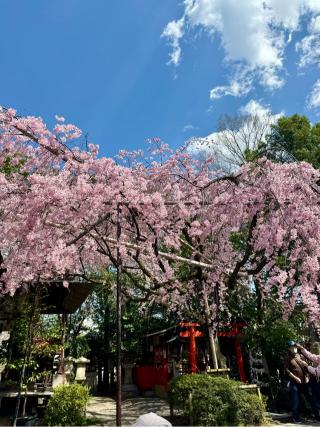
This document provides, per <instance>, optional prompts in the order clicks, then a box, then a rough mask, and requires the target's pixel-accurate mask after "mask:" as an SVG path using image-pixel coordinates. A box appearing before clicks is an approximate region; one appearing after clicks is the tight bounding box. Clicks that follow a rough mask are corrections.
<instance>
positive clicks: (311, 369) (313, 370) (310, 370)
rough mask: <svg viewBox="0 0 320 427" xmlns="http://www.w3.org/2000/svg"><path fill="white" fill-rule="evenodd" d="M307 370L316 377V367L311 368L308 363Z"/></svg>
mask: <svg viewBox="0 0 320 427" xmlns="http://www.w3.org/2000/svg"><path fill="white" fill-rule="evenodd" d="M308 372H309V373H310V374H311V375H314V376H315V377H318V373H317V369H316V368H313V367H312V366H309V365H308Z"/></svg>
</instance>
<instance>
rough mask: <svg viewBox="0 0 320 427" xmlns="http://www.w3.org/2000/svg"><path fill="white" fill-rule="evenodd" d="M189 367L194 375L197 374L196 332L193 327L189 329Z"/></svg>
mask: <svg viewBox="0 0 320 427" xmlns="http://www.w3.org/2000/svg"><path fill="white" fill-rule="evenodd" d="M189 365H190V370H191V372H192V373H193V374H194V373H195V372H198V368H197V347H196V331H195V327H194V326H190V327H189Z"/></svg>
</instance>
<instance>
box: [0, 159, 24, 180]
mask: <svg viewBox="0 0 320 427" xmlns="http://www.w3.org/2000/svg"><path fill="white" fill-rule="evenodd" d="M17 157H18V155H16V156H14V157H11V156H7V157H6V158H5V159H4V161H3V163H2V165H1V167H0V172H2V173H3V174H5V175H6V177H7V178H8V177H10V175H12V174H13V173H21V167H22V166H23V165H25V164H26V159H23V158H20V159H17ZM22 175H23V176H28V173H26V172H23V173H22Z"/></svg>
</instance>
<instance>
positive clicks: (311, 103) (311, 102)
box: [307, 79, 320, 109]
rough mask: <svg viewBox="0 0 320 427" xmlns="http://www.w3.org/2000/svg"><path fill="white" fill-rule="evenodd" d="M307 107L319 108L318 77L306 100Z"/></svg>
mask: <svg viewBox="0 0 320 427" xmlns="http://www.w3.org/2000/svg"><path fill="white" fill-rule="evenodd" d="M307 105H308V108H310V109H312V108H320V79H319V80H317V81H316V82H315V84H314V85H313V87H312V91H311V93H310V95H309V97H308V100H307Z"/></svg>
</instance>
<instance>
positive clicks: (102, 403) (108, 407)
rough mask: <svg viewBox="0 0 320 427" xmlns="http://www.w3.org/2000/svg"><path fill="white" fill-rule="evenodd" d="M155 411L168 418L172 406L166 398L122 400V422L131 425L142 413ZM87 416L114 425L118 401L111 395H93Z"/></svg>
mask: <svg viewBox="0 0 320 427" xmlns="http://www.w3.org/2000/svg"><path fill="white" fill-rule="evenodd" d="M148 412H154V413H156V414H157V415H160V416H161V417H164V418H166V419H167V420H168V419H169V417H170V408H169V405H168V403H167V402H166V401H165V400H162V399H159V398H157V397H136V398H133V399H126V400H124V401H123V402H122V424H123V425H131V424H133V423H134V422H135V420H136V419H137V418H138V417H139V416H140V415H142V414H147V413H148ZM87 417H88V418H91V417H92V418H95V419H96V420H99V423H97V424H100V423H101V424H100V425H104V426H114V425H115V423H116V402H115V400H113V399H110V398H109V397H96V396H94V397H92V398H91V399H90V401H89V404H88V406H87Z"/></svg>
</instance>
